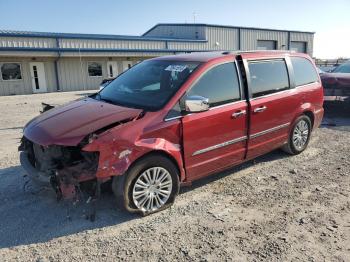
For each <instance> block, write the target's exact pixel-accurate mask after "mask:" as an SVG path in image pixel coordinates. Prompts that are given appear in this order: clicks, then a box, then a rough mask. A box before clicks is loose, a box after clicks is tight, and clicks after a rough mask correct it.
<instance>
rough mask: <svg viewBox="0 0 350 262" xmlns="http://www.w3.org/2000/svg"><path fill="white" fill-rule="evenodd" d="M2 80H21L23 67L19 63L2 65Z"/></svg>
mask: <svg viewBox="0 0 350 262" xmlns="http://www.w3.org/2000/svg"><path fill="white" fill-rule="evenodd" d="M1 76H2V80H21V79H22V73H21V65H20V64H18V63H4V64H2V65H1Z"/></svg>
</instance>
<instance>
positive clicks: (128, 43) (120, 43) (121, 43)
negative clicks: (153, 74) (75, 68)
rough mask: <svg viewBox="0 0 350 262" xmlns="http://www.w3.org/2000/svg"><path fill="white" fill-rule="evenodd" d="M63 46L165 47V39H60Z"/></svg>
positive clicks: (97, 47) (96, 47)
mask: <svg viewBox="0 0 350 262" xmlns="http://www.w3.org/2000/svg"><path fill="white" fill-rule="evenodd" d="M59 45H60V47H61V48H91V49H164V48H165V47H166V46H165V42H164V41H138V40H136V41H133V40H95V39H60V40H59Z"/></svg>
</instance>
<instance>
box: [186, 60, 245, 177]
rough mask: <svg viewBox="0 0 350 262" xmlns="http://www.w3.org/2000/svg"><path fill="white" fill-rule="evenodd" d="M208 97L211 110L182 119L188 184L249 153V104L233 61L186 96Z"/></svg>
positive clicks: (209, 73)
mask: <svg viewBox="0 0 350 262" xmlns="http://www.w3.org/2000/svg"><path fill="white" fill-rule="evenodd" d="M191 95H199V96H202V97H206V98H209V103H210V109H209V110H208V111H206V112H200V113H192V114H189V115H186V116H184V117H183V119H182V124H183V144H184V159H185V166H186V175H187V179H188V180H189V181H191V180H194V179H197V178H200V177H203V176H205V175H208V174H210V173H213V172H215V171H219V170H221V169H224V168H225V167H228V166H231V165H233V164H235V163H238V162H241V161H242V160H243V159H244V156H245V153H246V140H247V119H246V113H247V110H248V108H247V102H246V101H245V100H241V88H240V85H239V81H238V75H237V70H236V67H235V64H234V63H233V62H229V63H224V64H220V65H217V66H215V67H213V68H211V69H210V70H208V71H207V72H206V73H204V74H203V75H202V76H201V78H200V79H199V80H198V81H197V82H196V83H195V84H194V85H193V86H192V87H191V89H190V90H189V91H188V92H187V94H186V96H191Z"/></svg>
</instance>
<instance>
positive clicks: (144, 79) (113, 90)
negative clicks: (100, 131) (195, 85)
mask: <svg viewBox="0 0 350 262" xmlns="http://www.w3.org/2000/svg"><path fill="white" fill-rule="evenodd" d="M198 65H199V63H198V62H184V61H165V60H164V61H162V60H149V61H144V62H141V63H139V64H137V65H135V66H133V67H131V68H130V69H129V70H127V71H125V72H124V73H123V74H121V75H120V76H118V77H117V78H116V79H115V80H113V81H112V82H111V83H110V84H109V85H107V86H106V87H105V88H104V89H103V90H101V91H100V93H98V95H97V96H96V99H100V100H104V101H107V102H111V103H114V104H119V105H123V106H129V107H135V108H141V109H145V110H151V111H156V110H159V109H160V108H162V107H163V106H164V105H165V104H166V103H167V102H168V101H169V99H170V98H171V97H172V96H173V95H174V94H175V93H176V92H177V90H178V89H179V88H180V87H181V85H182V84H183V83H184V82H185V81H186V79H187V78H188V77H189V76H190V75H191V74H192V72H193V71H194V70H195V69H196V68H197V66H198Z"/></svg>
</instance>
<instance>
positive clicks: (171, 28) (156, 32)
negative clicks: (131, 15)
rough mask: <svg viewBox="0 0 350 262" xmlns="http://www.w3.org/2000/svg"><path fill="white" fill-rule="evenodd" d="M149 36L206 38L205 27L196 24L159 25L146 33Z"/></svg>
mask: <svg viewBox="0 0 350 262" xmlns="http://www.w3.org/2000/svg"><path fill="white" fill-rule="evenodd" d="M146 36H147V37H164V38H182V39H196V37H197V39H205V38H206V36H205V27H204V26H200V25H198V26H194V25H188V26H183V25H159V26H157V27H155V28H154V29H153V30H152V31H150V32H148V33H147V34H146Z"/></svg>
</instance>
